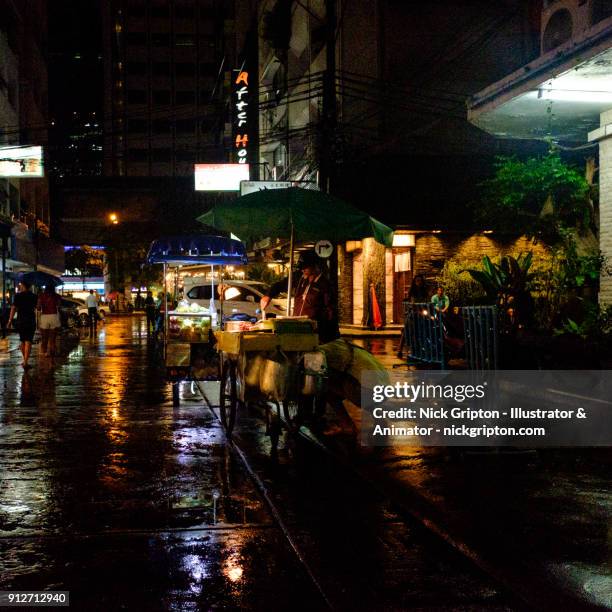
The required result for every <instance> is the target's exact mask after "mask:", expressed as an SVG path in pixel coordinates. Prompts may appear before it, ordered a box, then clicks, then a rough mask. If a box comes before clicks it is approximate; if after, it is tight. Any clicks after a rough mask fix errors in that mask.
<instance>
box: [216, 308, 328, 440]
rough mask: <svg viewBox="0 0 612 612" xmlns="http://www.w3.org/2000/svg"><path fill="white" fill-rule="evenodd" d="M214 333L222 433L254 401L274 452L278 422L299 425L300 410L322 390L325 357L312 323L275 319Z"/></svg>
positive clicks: (323, 389) (231, 428)
mask: <svg viewBox="0 0 612 612" xmlns="http://www.w3.org/2000/svg"><path fill="white" fill-rule="evenodd" d="M215 337H216V339H217V350H218V351H219V352H220V354H221V364H222V368H221V387H220V396H219V407H220V415H221V421H222V422H223V425H224V427H225V430H226V432H227V434H228V435H231V433H232V430H233V428H234V424H235V421H236V413H237V409H238V406H239V405H247V404H251V405H254V404H258V405H260V406H262V407H263V408H264V410H265V415H266V425H267V433H268V434H269V435H270V438H271V442H272V451H273V452H275V451H276V448H277V445H278V439H279V435H280V430H281V425H282V424H283V423H284V425H285V426H286V427H287V428H288V429H289V431H296V430H297V429H299V426H300V421H301V419H302V417H303V415H304V411H305V410H308V409H309V407H311V406H312V403H313V400H314V398H315V397H317V396H320V395H322V394H323V393H324V391H325V380H326V364H325V356H324V354H323V353H322V352H320V351H319V350H318V345H319V338H318V335H317V332H316V323H315V322H314V321H312V320H310V319H307V318H303V317H286V318H276V319H270V320H266V321H260V322H259V323H257V324H255V325H253V326H250V329H243V330H238V331H218V332H215ZM281 410H282V412H281Z"/></svg>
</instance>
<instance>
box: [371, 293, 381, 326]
mask: <svg viewBox="0 0 612 612" xmlns="http://www.w3.org/2000/svg"><path fill="white" fill-rule="evenodd" d="M370 308H371V309H372V325H373V327H374V329H379V328H381V327H382V324H383V323H382V315H381V314H380V306H379V305H378V299H377V298H376V290H375V289H374V283H370Z"/></svg>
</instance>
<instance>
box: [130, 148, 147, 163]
mask: <svg viewBox="0 0 612 612" xmlns="http://www.w3.org/2000/svg"><path fill="white" fill-rule="evenodd" d="M127 157H128V160H129V161H132V162H146V161H149V150H148V149H128V152H127Z"/></svg>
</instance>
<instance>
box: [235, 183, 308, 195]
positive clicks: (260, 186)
mask: <svg viewBox="0 0 612 612" xmlns="http://www.w3.org/2000/svg"><path fill="white" fill-rule="evenodd" d="M288 187H300V188H301V189H312V190H315V191H318V190H319V188H318V187H317V184H316V183H313V182H309V181H242V182H241V183H240V195H241V196H243V195H247V194H249V193H253V192H254V191H263V190H264V189H287V188H288Z"/></svg>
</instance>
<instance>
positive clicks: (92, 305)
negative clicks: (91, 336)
mask: <svg viewBox="0 0 612 612" xmlns="http://www.w3.org/2000/svg"><path fill="white" fill-rule="evenodd" d="M85 303H86V304H87V314H88V315H89V329H90V331H92V332H93V330H94V329H96V328H97V327H98V297H97V296H96V295H95V293H94V290H93V289H90V290H89V295H88V296H87V298H86V299H85Z"/></svg>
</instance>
